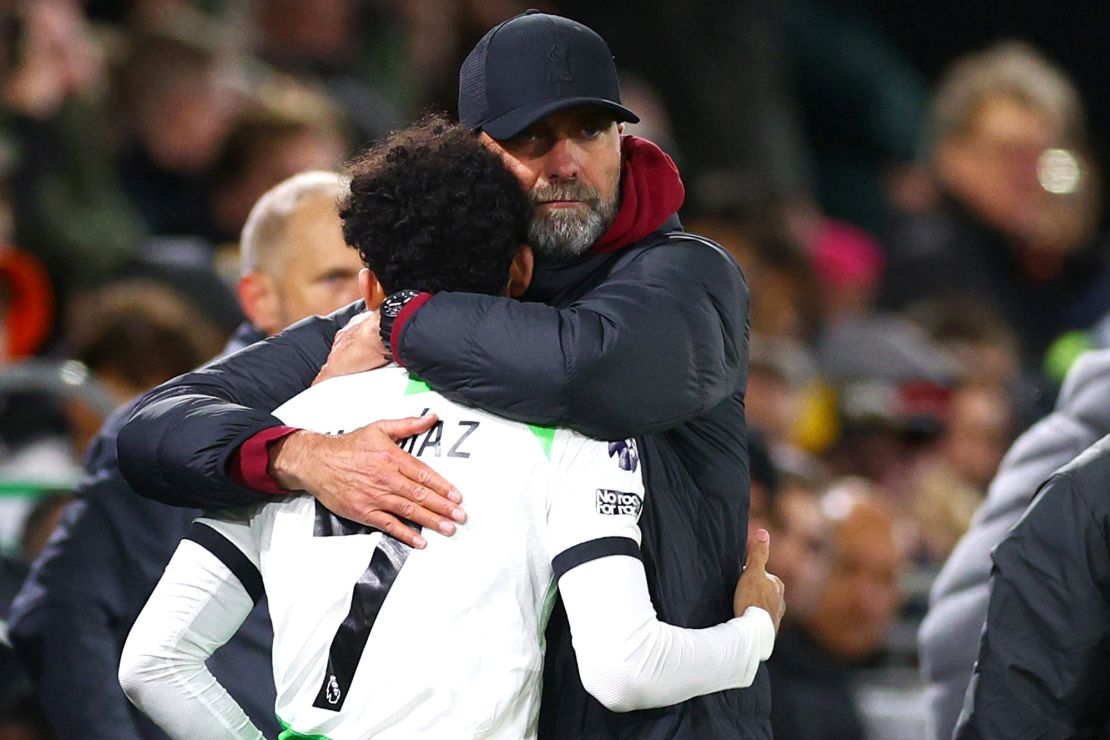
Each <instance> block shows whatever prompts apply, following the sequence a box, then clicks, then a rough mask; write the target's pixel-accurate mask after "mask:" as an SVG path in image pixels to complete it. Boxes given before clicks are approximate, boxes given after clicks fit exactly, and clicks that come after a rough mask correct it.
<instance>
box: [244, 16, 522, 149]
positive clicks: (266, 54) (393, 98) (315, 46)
mask: <svg viewBox="0 0 1110 740" xmlns="http://www.w3.org/2000/svg"><path fill="white" fill-rule="evenodd" d="M390 5H391V3H374V4H370V3H364V2H360V1H359V0H261V1H260V2H257V3H253V4H252V12H253V16H252V19H253V21H254V23H255V29H256V31H257V44H256V47H257V53H258V55H259V56H260V57H261V58H262V59H263V60H265V61H266V62H267V63H268V64H270V65H272V66H273V67H274V68H275V69H278V70H281V71H282V72H284V73H286V74H289V75H293V76H295V77H297V78H299V79H301V80H303V81H304V82H306V83H308V82H315V83H318V84H320V85H321V86H322V87H323V89H324V90H325V91H326V92H327V94H328V95H329V96H331V97H332V98H334V99H335V100H336V101H338V103H339V105H340V106H341V108H342V109H343V112H344V114H345V115H346V117H347V118H348V119H349V120H350V121H351V123H352V124H353V126H354V128H355V131H356V132H357V134H358V140H359V141H360V142H367V141H372V140H374V139H377V138H379V137H381V136H384V135H385V134H387V133H388V132H389V131H391V130H392V129H394V128H397V127H398V126H400V125H401V123H402V122H403V121H404V120H405V117H406V116H408V115H412V114H414V113H415V112H416V111H417V110H419V109H420V108H421V107H422V106H424V105H426V104H427V102H428V101H427V100H426V99H422V98H421V96H420V93H421V92H422V90H423V82H424V80H423V79H422V78H421V76H420V75H419V71H421V70H419V69H418V66H419V65H415V64H412V63H411V56H412V52H411V48H410V47H411V45H412V43H413V42H412V39H411V38H406V37H405V34H404V30H405V29H404V27H403V23H402V21H401V19H400V18H397V17H396V13H399V12H405V10H406V9H407V6H409V5H418V6H426V5H427V3H426V2H423V3H404V4H402V5H401V7H400V8H399V9H396V10H395V9H393V8H390V7H389V6H390ZM453 5H454V3H451V4H450V5H449V6H448V7H447V8H443V10H444V11H449V10H451V6H453ZM391 11H393V12H391ZM444 14H445V15H446V14H447V13H446V12H445V13H444ZM508 15H511V13H510V14H506V16H505V17H508ZM497 20H502V18H498V19H497ZM438 41H439V45H440V46H443V45H444V39H442V38H440V39H439V40H438ZM448 68H451V69H453V67H451V66H450V65H448ZM437 71H438V70H437Z"/></svg>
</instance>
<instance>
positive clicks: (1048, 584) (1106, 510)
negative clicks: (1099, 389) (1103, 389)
mask: <svg viewBox="0 0 1110 740" xmlns="http://www.w3.org/2000/svg"><path fill="white" fill-rule="evenodd" d="M1108 477H1110V438H1106V437H1104V438H1102V439H1101V440H1099V441H1098V442H1096V443H1095V444H1093V445H1092V446H1091V447H1089V448H1088V449H1087V450H1085V451H1084V452H1083V453H1082V454H1080V455H1079V456H1078V457H1076V458H1075V459H1074V460H1073V461H1071V462H1070V463H1068V464H1067V465H1065V466H1064V467H1062V468H1060V469H1059V470H1057V471H1056V472H1055V473H1053V474H1052V476H1051V477H1050V478H1049V479H1048V480H1047V481H1045V482H1044V483H1043V485H1040V486H1039V490H1038V493H1037V496H1036V498H1035V499H1034V500H1033V503H1032V505H1031V506H1030V507H1029V509H1028V510H1027V511H1026V512H1025V514H1024V515H1023V516H1022V517H1021V519H1020V520H1019V521H1018V523H1017V524H1015V525H1014V527H1013V529H1011V530H1010V532H1009V533H1008V534H1007V535H1006V537H1005V539H1003V540H1002V542H1000V543H999V544H998V546H997V547H995V549H994V551H993V552H992V553H991V561H992V563H993V567H992V568H991V579H990V590H991V595H990V602H989V605H988V609H987V617H986V625H985V626H984V628H983V633H982V637H981V639H980V641H979V652H978V658H977V659H976V661H975V672H974V675H972V677H971V682H970V684H969V685H968V689H967V693H966V695H965V698H964V705H963V710H962V711H961V713H960V718H959V722H958V724H957V726H956V731H955V733H954V734H953V737H954V738H956V740H987V739H988V738H1011V737H1028V738H1093V737H1100V738H1104V737H1106V736H1107V732H1108V730H1110V652H1108V651H1107V649H1106V648H1107V640H1108V635H1110V591H1108V586H1110V499H1107V496H1106V481H1107V478H1108Z"/></svg>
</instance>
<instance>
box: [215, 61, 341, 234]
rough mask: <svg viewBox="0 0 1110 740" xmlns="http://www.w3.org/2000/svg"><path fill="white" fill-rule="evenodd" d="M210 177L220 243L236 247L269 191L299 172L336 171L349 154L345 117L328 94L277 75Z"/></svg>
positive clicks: (244, 116)
mask: <svg viewBox="0 0 1110 740" xmlns="http://www.w3.org/2000/svg"><path fill="white" fill-rule="evenodd" d="M252 97H253V99H254V101H253V104H252V105H251V106H250V107H248V108H247V109H246V110H244V111H243V112H242V114H240V116H239V118H238V120H237V121H236V123H235V126H234V127H233V128H232V130H231V133H230V135H229V136H228V139H227V141H226V142H225V144H224V147H223V151H222V152H221V154H220V157H219V159H218V160H217V162H216V164H215V166H214V168H213V172H212V176H211V182H212V215H213V218H214V221H215V224H214V225H215V228H216V231H217V234H218V238H219V240H220V242H235V241H237V240H238V238H239V233H240V231H241V230H242V228H243V224H245V223H246V221H247V215H248V214H249V213H250V211H251V208H252V207H253V206H254V204H255V203H257V202H258V199H259V198H260V197H262V194H263V193H265V192H266V191H267V190H269V189H270V188H272V187H274V186H275V185H277V184H278V183H279V182H281V181H282V180H285V179H286V178H289V177H292V176H293V175H295V174H297V173H298V172H307V171H310V170H329V169H334V168H336V167H338V166H339V165H340V164H341V163H342V162H343V160H344V159H346V158H347V155H348V149H349V148H348V144H347V140H346V137H345V133H344V130H343V128H344V127H343V119H342V113H341V111H339V110H338V109H337V108H336V107H335V104H334V103H333V102H332V101H331V99H329V98H328V97H327V96H326V95H323V94H322V93H320V92H317V91H316V90H314V89H313V88H312V87H309V86H308V85H305V84H303V83H301V82H298V81H297V80H296V79H294V78H290V77H284V76H280V75H274V76H271V77H270V78H268V79H267V81H266V82H265V83H263V84H262V85H260V86H259V88H258V89H257V90H256V91H255V92H254V93H253V94H252Z"/></svg>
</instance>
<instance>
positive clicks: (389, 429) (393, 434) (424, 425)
mask: <svg viewBox="0 0 1110 740" xmlns="http://www.w3.org/2000/svg"><path fill="white" fill-rule="evenodd" d="M437 421H439V417H437V416H436V415H435V414H427V415H426V416H410V417H408V418H407V419H387V420H385V421H376V422H374V423H373V424H371V425H370V426H372V427H376V428H378V429H380V430H381V431H383V432H385V433H386V434H388V435H389V437H390V438H391V439H392V440H393V441H394V442H399V441H401V440H402V439H404V438H405V437H411V436H412V435H414V434H420V433H421V432H426V431H428V430H429V429H431V428H432V427H433V426H435V423H436V422H437Z"/></svg>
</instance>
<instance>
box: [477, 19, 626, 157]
mask: <svg viewBox="0 0 1110 740" xmlns="http://www.w3.org/2000/svg"><path fill="white" fill-rule="evenodd" d="M620 103H621V91H620V84H619V83H618V82H617V67H616V65H615V64H614V63H613V55H612V54H611V53H609V47H608V46H607V45H606V43H605V40H604V39H602V38H601V37H600V36H598V35H597V34H596V33H594V32H593V31H591V30H590V29H589V28H586V27H585V26H583V25H582V24H581V23H576V22H575V21H572V20H570V19H569V18H563V17H561V16H557V15H549V14H548V13H541V12H539V11H538V10H529V11H526V12H524V13H522V14H521V15H518V16H516V17H514V18H510V19H509V20H507V21H505V22H503V23H501V24H500V25H497V26H494V27H493V28H492V29H490V31H488V32H487V33H486V35H485V36H483V37H482V40H481V41H479V42H478V44H477V45H476V46H475V47H474V48H473V49H472V50H471V52H470V54H468V55H467V57H466V60H465V61H464V62H463V64H462V68H461V69H460V70H459V121H460V122H461V123H462V124H463V125H464V126H467V127H468V128H470V129H472V130H475V131H477V130H482V131H485V132H486V133H487V134H489V135H490V136H492V137H493V138H495V139H509V138H512V137H513V136H516V135H517V134H519V133H520V132H521V131H523V130H524V129H526V128H528V127H529V126H531V125H532V124H533V123H535V122H536V121H538V120H540V119H541V118H544V117H545V116H549V115H551V114H552V113H555V112H557V111H561V110H566V109H567V108H577V107H580V106H594V107H598V108H603V109H605V110H607V111H609V112H610V113H612V114H613V115H614V117H615V118H616V120H618V121H630V122H632V123H636V122H637V121H639V120H640V119H639V117H638V116H637V115H636V114H635V113H633V112H632V111H630V110H628V109H627V108H625V107H624V106H623V105H621V104H620Z"/></svg>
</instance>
